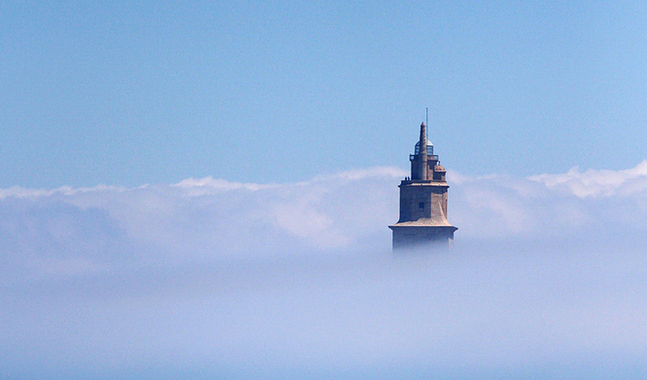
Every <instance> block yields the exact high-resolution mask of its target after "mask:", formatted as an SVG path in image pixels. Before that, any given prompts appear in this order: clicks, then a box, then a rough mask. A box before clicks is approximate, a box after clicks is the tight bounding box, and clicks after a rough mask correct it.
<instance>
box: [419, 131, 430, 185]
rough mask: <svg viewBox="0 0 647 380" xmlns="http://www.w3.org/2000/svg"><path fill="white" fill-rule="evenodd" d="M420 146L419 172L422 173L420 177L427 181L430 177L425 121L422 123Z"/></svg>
mask: <svg viewBox="0 0 647 380" xmlns="http://www.w3.org/2000/svg"><path fill="white" fill-rule="evenodd" d="M418 144H419V146H420V150H419V151H418V154H419V155H420V156H419V159H418V164H419V165H420V166H419V169H418V170H419V173H420V179H421V180H423V181H426V180H427V179H428V175H427V171H428V167H427V166H428V164H427V126H426V125H425V123H422V124H420V141H419V142H418Z"/></svg>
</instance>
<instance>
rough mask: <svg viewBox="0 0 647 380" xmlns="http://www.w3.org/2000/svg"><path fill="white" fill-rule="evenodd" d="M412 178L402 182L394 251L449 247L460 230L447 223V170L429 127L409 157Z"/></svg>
mask: <svg viewBox="0 0 647 380" xmlns="http://www.w3.org/2000/svg"><path fill="white" fill-rule="evenodd" d="M409 161H411V177H406V178H405V179H403V180H402V182H400V185H399V186H398V187H399V188H400V219H399V220H398V222H397V223H396V224H394V225H391V226H389V228H390V229H391V230H392V231H393V249H394V250H398V249H400V248H407V247H418V246H434V247H449V246H451V245H452V242H453V241H454V232H455V231H456V230H457V229H458V228H457V227H454V226H452V225H451V224H450V223H449V221H448V220H447V191H448V189H449V185H447V181H446V174H447V172H446V170H445V168H444V167H442V166H441V165H440V161H439V160H438V156H437V155H435V154H434V146H433V144H432V143H431V142H430V141H429V140H428V139H427V127H426V125H425V123H422V124H421V125H420V138H419V139H418V142H417V143H416V146H415V148H414V153H413V154H411V155H409Z"/></svg>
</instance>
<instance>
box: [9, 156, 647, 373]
mask: <svg viewBox="0 0 647 380" xmlns="http://www.w3.org/2000/svg"><path fill="white" fill-rule="evenodd" d="M405 175H406V173H405V172H403V171H402V170H400V169H397V168H370V169H363V170H354V171H346V172H341V173H337V174H333V175H325V176H319V177H316V178H313V179H312V180H310V181H307V182H300V183H289V184H244V183H232V182H229V181H225V180H222V179H213V178H200V179H194V178H189V179H186V180H183V181H181V182H179V183H177V184H173V185H145V186H141V187H138V188H120V187H110V186H96V187H92V188H82V189H73V188H60V189H53V190H42V189H24V188H17V187H16V188H10V189H4V190H0V253H1V254H2V256H1V258H0V260H2V269H1V271H2V272H1V273H2V282H1V288H0V303H2V304H3V305H4V310H5V311H4V312H3V313H2V314H0V352H2V354H0V368H1V369H0V375H3V376H2V377H3V378H24V377H30V378H55V377H59V378H84V377H88V376H90V377H93V378H111V377H121V378H129V377H132V378H151V379H152V378H175V377H178V376H179V377H183V376H191V377H193V378H201V377H203V378H213V377H214V376H215V375H222V376H225V377H226V376H229V377H240V376H243V377H265V378H267V377H270V378H291V377H292V378H303V377H304V376H305V377H329V376H332V375H335V376H337V377H347V378H356V377H370V378H380V377H382V378H389V377H393V376H394V375H400V376H401V375H402V374H404V375H405V377H406V376H409V377H416V376H417V377H428V376H430V375H434V376H435V377H439V378H443V377H444V378H453V377H457V376H458V377H465V376H469V377H476V378H486V377H493V376H494V377H497V376H504V377H505V376H513V377H514V376H516V377H519V376H523V377H527V375H531V376H535V377H556V376H557V377H559V376H568V377H580V378H595V377H598V378H605V377H606V376H608V375H609V374H612V373H614V374H615V373H618V371H620V373H623V374H625V375H627V376H634V377H635V376H639V377H640V376H644V374H645V373H644V372H645V368H646V367H645V363H644V358H643V355H642V354H643V351H642V350H643V347H644V345H645V343H647V327H646V326H647V325H646V324H645V323H644V322H643V319H644V318H643V316H644V315H646V313H647V302H646V301H645V298H644V296H643V295H644V289H646V288H647V280H646V279H645V277H644V273H645V269H647V268H646V267H647V260H646V259H645V252H644V247H645V243H647V239H646V238H645V236H647V234H646V233H645V232H647V231H646V230H647V227H646V226H647V223H646V222H647V202H646V200H647V161H645V162H643V163H641V164H639V165H638V166H636V167H635V168H633V169H628V170H620V171H608V170H599V171H595V170H589V171H586V172H580V171H578V170H577V169H572V170H570V171H569V172H567V173H563V174H542V175H537V176H533V177H530V178H513V177H509V176H501V175H489V176H483V177H466V176H461V175H460V174H458V173H451V172H450V173H449V175H448V178H450V180H452V179H453V180H454V182H451V183H450V185H451V188H450V210H449V220H450V222H452V223H453V224H455V225H457V226H458V227H459V228H460V229H459V230H458V231H457V233H456V244H455V249H454V250H452V251H451V252H445V253H439V254H435V255H421V254H416V253H412V254H411V255H406V256H393V255H392V254H391V253H390V231H389V230H388V229H387V228H386V226H387V225H388V224H392V223H394V222H395V221H396V219H397V215H398V210H397V205H398V201H397V199H398V193H397V190H398V189H397V186H396V185H397V184H398V181H399V179H400V178H401V177H404V176H405ZM407 371H408V372H407ZM565 374H566V375H565Z"/></svg>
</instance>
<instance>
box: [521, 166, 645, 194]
mask: <svg viewBox="0 0 647 380" xmlns="http://www.w3.org/2000/svg"><path fill="white" fill-rule="evenodd" d="M530 180H532V181H537V182H541V183H543V184H545V185H546V186H547V187H548V188H550V189H559V190H562V191H567V192H569V193H572V194H574V195H576V196H578V197H580V198H585V197H610V196H614V195H633V194H643V195H644V194H645V192H646V190H647V160H645V161H643V162H641V163H640V164H638V166H636V167H635V168H631V169H626V170H618V171H614V170H593V169H589V170H587V171H586V172H580V171H579V168H577V167H574V168H572V169H571V170H569V171H568V172H567V173H563V174H540V175H536V176H532V177H530Z"/></svg>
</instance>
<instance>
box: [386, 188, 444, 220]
mask: <svg viewBox="0 0 647 380" xmlns="http://www.w3.org/2000/svg"><path fill="white" fill-rule="evenodd" d="M399 187H400V220H398V223H402V222H410V221H415V220H419V219H436V220H441V219H446V218H447V189H448V188H449V186H447V184H436V183H424V184H422V183H416V182H411V181H403V183H402V184H400V186H399Z"/></svg>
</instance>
